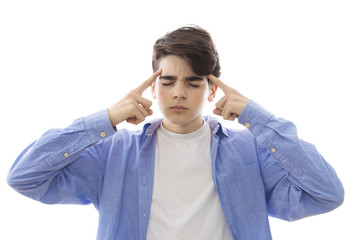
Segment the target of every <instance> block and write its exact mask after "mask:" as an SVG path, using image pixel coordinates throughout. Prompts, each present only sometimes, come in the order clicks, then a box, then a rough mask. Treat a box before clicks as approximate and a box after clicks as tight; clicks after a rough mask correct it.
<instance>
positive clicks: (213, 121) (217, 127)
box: [143, 116, 229, 137]
mask: <svg viewBox="0 0 360 240" xmlns="http://www.w3.org/2000/svg"><path fill="white" fill-rule="evenodd" d="M162 120H163V119H162V118H157V119H154V120H151V121H150V122H148V123H146V124H145V125H144V128H143V133H145V134H146V135H147V136H151V135H153V134H154V133H155V131H156V130H157V129H158V128H159V127H160V124H161V122H162ZM204 120H205V121H206V122H207V123H208V124H209V125H210V127H211V129H213V133H214V134H217V135H218V136H220V137H221V136H226V137H229V134H228V131H227V129H226V128H225V127H223V126H222V125H221V123H220V122H219V120H218V119H217V118H215V117H211V116H204Z"/></svg>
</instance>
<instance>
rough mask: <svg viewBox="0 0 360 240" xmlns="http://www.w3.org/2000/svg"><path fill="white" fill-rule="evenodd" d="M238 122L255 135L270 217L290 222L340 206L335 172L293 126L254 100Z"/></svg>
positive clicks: (340, 198) (341, 189)
mask: <svg viewBox="0 0 360 240" xmlns="http://www.w3.org/2000/svg"><path fill="white" fill-rule="evenodd" d="M238 122H239V123H241V124H243V125H245V126H246V127H247V128H248V129H249V130H250V131H251V132H252V133H253V135H254V136H255V139H256V141H255V142H256V148H257V154H258V161H259V164H260V168H261V172H262V177H263V182H264V186H265V191H266V200H267V205H268V212H269V214H270V215H271V216H274V217H277V218H280V219H284V220H288V221H293V220H297V219H300V218H304V217H308V216H312V215H315V214H320V213H325V212H328V211H331V210H333V209H335V208H337V207H338V206H340V205H341V204H342V202H343V201H344V189H343V186H342V184H341V181H340V180H339V178H338V177H337V175H336V172H335V171H334V169H333V168H332V167H331V166H330V164H329V163H327V162H326V161H325V160H324V158H323V157H322V156H321V155H320V153H319V152H318V151H317V149H316V148H315V146H314V145H312V144H310V143H308V142H305V141H303V140H301V139H299V138H298V136H297V130H296V127H295V125H294V124H293V123H291V122H290V121H287V120H284V119H281V118H277V117H275V116H274V115H273V114H271V113H270V112H268V111H267V110H266V109H264V108H263V107H261V106H260V105H259V104H257V103H256V102H254V101H250V102H249V103H248V105H247V106H246V107H245V109H244V111H243V112H242V113H241V115H240V116H239V119H238Z"/></svg>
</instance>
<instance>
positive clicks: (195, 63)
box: [152, 25, 220, 77]
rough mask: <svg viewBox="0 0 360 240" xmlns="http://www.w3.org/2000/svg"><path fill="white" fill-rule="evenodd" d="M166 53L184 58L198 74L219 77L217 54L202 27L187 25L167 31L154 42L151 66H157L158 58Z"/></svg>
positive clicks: (155, 68)
mask: <svg viewBox="0 0 360 240" xmlns="http://www.w3.org/2000/svg"><path fill="white" fill-rule="evenodd" d="M167 55H176V56H179V57H182V58H183V59H185V61H186V62H187V63H188V64H189V65H190V66H191V67H192V69H193V71H194V72H195V73H196V74H198V75H199V76H206V75H209V74H213V75H214V76H215V77H220V64H219V55H218V53H217V51H216V48H215V44H214V42H213V41H212V39H211V36H210V34H209V33H208V32H207V31H205V30H204V29H202V28H200V27H198V26H196V25H189V26H185V27H182V28H179V29H177V30H175V31H172V32H168V33H167V34H166V35H165V36H163V37H161V38H159V39H158V40H157V41H156V42H155V44H154V53H153V59H152V67H153V71H154V72H155V71H156V70H157V69H158V68H159V60H160V59H161V58H162V57H165V56H167Z"/></svg>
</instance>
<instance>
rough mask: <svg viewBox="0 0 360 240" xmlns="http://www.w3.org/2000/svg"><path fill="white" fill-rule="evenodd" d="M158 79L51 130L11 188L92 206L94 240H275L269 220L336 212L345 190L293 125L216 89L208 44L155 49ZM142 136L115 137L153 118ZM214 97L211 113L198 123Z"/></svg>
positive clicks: (173, 43) (166, 40)
mask: <svg viewBox="0 0 360 240" xmlns="http://www.w3.org/2000/svg"><path fill="white" fill-rule="evenodd" d="M153 69H154V74H153V75H152V76H151V77H150V78H149V79H148V80H146V81H145V82H143V83H142V84H141V85H140V86H139V87H138V88H136V89H134V90H133V91H130V92H129V93H128V94H127V95H126V96H125V97H124V98H123V99H122V100H120V101H119V102H118V103H116V104H114V105H113V106H111V107H110V108H108V109H106V110H103V111H100V112H98V113H95V114H93V115H90V116H87V117H84V118H80V119H77V120H75V122H74V123H73V124H72V125H70V126H69V127H67V128H65V129H53V130H50V131H48V132H47V133H45V134H44V135H43V136H42V137H40V138H39V139H38V140H37V141H35V142H34V143H32V144H31V145H30V146H29V147H27V148H26V149H25V150H24V151H23V152H22V153H21V155H20V156H19V157H18V159H17V160H16V162H15V163H14V165H13V167H12V168H11V170H10V173H9V176H8V183H9V184H10V185H11V186H12V187H13V188H14V189H15V190H17V191H18V192H20V193H22V194H24V195H26V196H28V197H31V198H33V199H35V200H38V201H41V202H44V203H48V204H54V203H71V204H74V203H75V204H89V203H92V204H94V206H95V207H96V209H97V210H98V211H99V215H100V216H99V228H98V235H97V239H102V240H103V239H222V240H224V239H251V240H254V239H259V240H264V239H271V233H270V228H269V222H268V215H270V216H273V217H277V218H281V219H285V220H288V221H293V220H297V219H300V218H304V217H307V216H312V215H315V214H320V213H324V212H328V211H330V210H333V209H335V208H336V207H338V206H339V205H341V203H342V202H343V197H344V191H343V187H342V184H341V182H340V180H339V179H338V177H337V176H336V173H335V171H334V170H333V168H332V167H331V166H330V165H329V164H328V163H327V162H326V161H325V160H324V159H323V158H322V157H321V155H320V154H319V153H318V151H317V150H316V148H315V147H314V146H313V145H311V144H309V143H307V142H305V141H302V140H300V139H298V137H297V134H296V128H295V126H294V125H293V124H292V123H291V122H289V121H286V120H284V119H279V118H276V117H275V116H274V115H272V114H271V113H269V112H268V111H267V110H265V109H264V108H262V107H261V106H260V105H258V104H257V103H256V102H254V101H252V100H249V99H247V98H246V97H245V96H244V95H242V94H241V93H239V92H238V91H237V90H235V89H233V88H231V87H230V86H227V85H226V84H225V83H223V82H222V81H220V80H219V79H218V77H219V75H220V65H219V58H218V53H217V51H216V49H215V46H214V43H213V42H212V40H211V37H210V35H209V34H208V33H207V32H206V31H205V30H203V29H201V28H199V27H196V26H187V27H183V28H180V29H177V30H175V31H173V32H170V33H168V34H166V35H165V36H164V37H162V38H160V39H159V40H157V41H156V43H155V45H154V55H153ZM149 87H150V88H151V91H152V94H153V97H154V98H155V99H157V102H158V106H159V108H160V111H161V113H162V115H163V119H158V120H154V121H152V122H149V123H146V124H145V125H144V127H143V129H142V130H139V131H135V132H133V131H129V130H127V129H121V130H116V125H117V124H119V123H121V122H124V121H127V122H129V123H132V124H138V123H140V122H142V121H144V120H145V119H146V117H147V116H149V115H151V114H152V110H151V108H150V107H151V105H152V102H151V101H150V100H148V99H145V98H143V97H142V93H143V92H144V91H145V90H146V89H147V88H149ZM217 88H220V89H222V91H223V92H224V94H225V95H224V97H223V98H221V99H220V100H219V101H218V102H217V103H216V105H215V106H216V109H215V110H214V114H216V115H219V116H221V117H223V118H224V119H227V120H235V119H237V121H238V122H239V124H243V125H245V127H246V128H241V129H240V130H231V129H227V128H225V127H224V126H222V125H221V124H220V123H219V122H218V120H217V119H216V118H213V117H203V116H202V111H203V107H204V105H205V104H206V102H207V101H213V99H214V98H215V94H216V91H217Z"/></svg>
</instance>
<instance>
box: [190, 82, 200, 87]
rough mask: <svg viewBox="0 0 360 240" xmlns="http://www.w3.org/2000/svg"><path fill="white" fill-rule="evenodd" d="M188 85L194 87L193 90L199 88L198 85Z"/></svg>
mask: <svg viewBox="0 0 360 240" xmlns="http://www.w3.org/2000/svg"><path fill="white" fill-rule="evenodd" d="M189 85H190V86H192V87H194V88H199V86H198V85H195V84H191V83H189Z"/></svg>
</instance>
